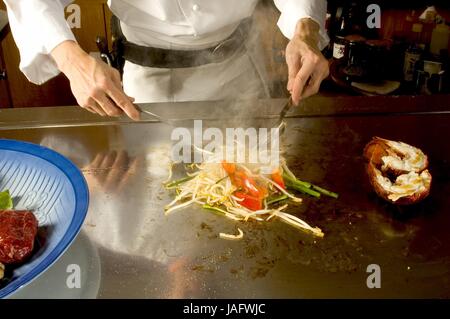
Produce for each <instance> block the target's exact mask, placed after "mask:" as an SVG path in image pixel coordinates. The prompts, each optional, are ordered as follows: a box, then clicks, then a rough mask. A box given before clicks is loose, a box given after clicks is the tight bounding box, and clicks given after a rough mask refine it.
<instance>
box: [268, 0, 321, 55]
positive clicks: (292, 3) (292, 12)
mask: <svg viewBox="0 0 450 319" xmlns="http://www.w3.org/2000/svg"><path fill="white" fill-rule="evenodd" d="M274 2H275V5H276V6H277V8H278V9H279V10H280V12H281V15H280V18H279V19H278V23H277V24H278V27H279V28H280V31H281V32H282V33H283V35H284V36H285V37H287V38H288V39H290V40H292V39H293V38H294V36H296V34H297V33H298V31H301V32H302V33H303V32H306V33H307V34H308V39H310V36H309V31H313V30H314V36H316V34H315V30H316V27H315V25H314V24H313V22H314V23H316V24H317V25H318V31H317V32H318V34H317V46H318V48H319V49H320V50H322V49H323V48H325V47H326V45H327V44H328V41H329V38H328V35H327V32H326V30H325V21H326V15H327V1H326V0H274ZM304 19H308V21H307V22H306V23H304V24H305V25H300V26H299V21H303V20H304ZM299 28H300V30H299ZM302 33H301V34H302Z"/></svg>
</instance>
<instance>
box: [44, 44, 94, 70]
mask: <svg viewBox="0 0 450 319" xmlns="http://www.w3.org/2000/svg"><path fill="white" fill-rule="evenodd" d="M50 54H51V56H52V57H53V59H54V60H55V62H56V65H57V66H58V69H59V70H60V71H61V72H63V73H66V72H67V69H68V68H69V67H70V66H73V64H74V63H79V62H80V61H82V60H83V58H85V57H86V56H87V55H88V54H87V53H86V52H85V51H84V50H83V49H82V48H81V47H80V46H79V45H78V43H76V42H75V41H64V42H62V43H60V44H59V45H58V46H56V47H55V48H54V49H53V50H52V52H51V53H50Z"/></svg>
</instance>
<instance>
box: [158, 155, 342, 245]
mask: <svg viewBox="0 0 450 319" xmlns="http://www.w3.org/2000/svg"><path fill="white" fill-rule="evenodd" d="M190 168H191V170H192V171H191V172H188V173H187V176H185V177H183V178H181V179H178V180H175V181H169V182H167V183H166V184H165V187H166V188H167V189H170V190H175V192H176V197H175V199H174V200H173V201H172V202H171V203H169V204H168V205H167V206H166V214H169V213H171V212H173V211H175V210H177V209H181V208H184V207H187V206H190V205H201V206H202V207H203V208H204V209H207V210H209V211H212V212H214V213H216V214H219V215H221V216H224V217H227V218H230V219H233V220H235V221H244V222H246V221H248V220H250V219H252V220H256V221H258V222H264V221H269V220H270V219H272V218H278V219H280V220H281V221H283V222H285V223H287V224H289V225H291V226H293V227H296V228H298V229H300V230H302V231H306V232H309V233H311V234H313V235H315V236H317V237H323V236H324V234H323V232H322V230H321V229H320V228H318V227H312V226H310V225H309V224H308V223H306V222H305V221H303V220H302V219H300V218H299V217H297V216H294V215H292V214H288V213H286V212H285V210H286V208H287V207H288V202H289V201H292V202H297V203H300V202H302V199H301V198H300V197H298V196H297V193H302V194H306V195H309V196H313V197H316V198H320V197H321V196H322V195H326V196H329V197H332V198H338V194H336V193H334V192H331V191H328V190H326V189H324V188H322V187H319V186H316V185H313V184H311V183H308V182H304V181H301V180H299V179H297V178H296V177H295V175H294V174H293V173H292V172H291V171H290V170H289V169H288V167H287V165H286V164H285V163H282V164H281V166H280V167H279V168H277V169H274V170H273V171H272V172H271V173H270V174H263V173H262V172H261V167H260V166H257V165H253V164H251V165H242V164H236V163H229V162H226V161H222V162H219V163H217V162H205V163H202V164H195V165H191V166H190ZM171 176H172V173H171V174H170V178H171ZM238 231H239V234H237V235H229V234H223V233H221V234H220V237H221V238H224V239H232V240H235V239H240V238H242V237H243V232H242V231H241V230H240V229H238Z"/></svg>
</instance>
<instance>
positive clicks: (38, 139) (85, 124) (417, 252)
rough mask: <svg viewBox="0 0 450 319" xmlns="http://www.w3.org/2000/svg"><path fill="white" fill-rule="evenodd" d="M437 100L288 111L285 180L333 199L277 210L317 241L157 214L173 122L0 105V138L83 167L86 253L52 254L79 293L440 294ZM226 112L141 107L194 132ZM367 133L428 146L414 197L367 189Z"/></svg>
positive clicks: (443, 170) (441, 192) (442, 227)
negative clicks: (68, 269) (400, 198)
mask: <svg viewBox="0 0 450 319" xmlns="http://www.w3.org/2000/svg"><path fill="white" fill-rule="evenodd" d="M447 101H448V99H446V98H445V97H443V98H438V97H421V98H409V97H403V98H399V97H391V98H367V97H358V98H311V99H309V100H307V101H305V103H304V106H303V108H302V110H298V109H296V110H293V111H292V112H291V113H290V114H288V118H287V130H286V133H285V134H284V136H283V146H284V149H285V156H286V159H287V161H288V164H289V166H290V167H291V169H292V170H293V172H294V173H295V174H296V175H297V176H298V177H299V178H301V179H303V180H306V181H310V182H314V183H316V184H318V185H322V186H323V187H325V188H328V189H331V190H334V191H336V192H338V193H339V194H340V197H339V199H338V200H334V199H331V198H325V197H323V198H322V199H320V200H316V199H313V198H307V197H305V200H304V203H303V204H302V205H300V206H294V205H293V206H291V207H290V210H289V212H291V213H292V214H296V215H297V216H299V217H301V218H303V219H304V220H306V221H307V222H308V223H310V224H311V225H317V226H319V227H320V228H322V229H323V231H324V233H325V237H324V238H323V239H317V238H313V237H311V236H310V235H308V234H304V233H302V232H300V231H298V230H296V229H293V228H291V227H290V226H288V225H286V224H284V223H282V222H279V221H276V220H274V221H273V222H270V223H266V224H257V223H254V222H252V223H247V224H245V223H240V224H236V223H235V222H232V221H230V220H227V219H223V218H221V217H218V216H215V215H213V214H211V213H208V212H206V211H204V210H202V209H200V208H198V207H193V208H188V209H185V210H183V211H179V212H174V213H173V214H172V215H169V216H164V205H165V204H167V203H168V202H169V201H170V200H171V198H172V195H171V194H168V193H167V192H166V191H165V190H164V189H163V188H162V186H161V182H162V181H163V180H164V179H165V178H166V174H167V165H168V164H169V159H170V158H169V152H170V146H171V141H170V135H171V132H172V129H173V128H171V127H169V126H168V125H166V124H163V123H159V122H158V121H156V120H154V119H151V118H148V119H144V121H143V122H142V123H133V122H130V121H128V120H126V119H122V120H108V119H101V118H99V117H96V116H94V115H90V114H87V113H86V112H83V111H82V110H79V109H77V108H44V109H14V110H7V111H3V110H2V111H0V137H1V138H11V139H19V140H25V141H31V142H35V143H41V144H44V145H47V146H50V147H52V148H54V149H55V150H57V151H60V152H61V153H63V154H64V155H66V156H68V157H69V158H71V159H72V160H73V161H74V162H75V163H76V164H77V165H78V166H79V167H80V168H81V169H82V170H83V172H84V174H85V176H86V179H87V181H88V183H89V188H90V191H91V205H90V210H89V214H88V218H87V220H86V223H85V225H84V227H83V231H82V233H81V235H80V236H81V237H82V240H80V241H77V242H76V243H75V244H74V246H76V245H85V244H86V242H87V243H89V245H88V246H89V247H90V248H89V249H85V251H93V252H92V253H89V254H87V253H86V256H87V257H84V258H85V260H84V259H83V260H81V259H80V257H79V255H78V254H75V253H74V252H72V250H69V251H68V252H67V253H66V256H65V257H64V258H65V260H70V259H71V258H72V259H74V260H72V262H74V261H77V262H78V263H81V264H83V265H88V266H89V265H91V266H89V267H90V268H88V269H89V271H87V272H86V276H87V277H86V282H87V283H88V284H89V285H88V286H90V287H98V288H97V289H98V290H96V291H95V293H92V290H89V292H85V293H86V294H88V293H91V294H94V295H95V296H97V297H161V298H165V297H181V298H183V297H186V298H217V297H220V298H246V297H259V298H265V297H272V298H315V297H359V298H372V297H373V298H377V297H395V298H396V297H398V298H406V297H444V298H448V297H450V231H449V229H450V196H449V194H450V163H449V161H450V147H449V142H448V137H449V136H450V125H449V124H450V114H448V109H449V106H450V105H449V103H448V102H447ZM284 103H285V100H268V101H259V102H257V103H253V104H252V105H250V106H248V105H247V110H250V111H251V113H252V114H253V115H254V114H257V115H258V116H257V117H258V118H259V120H262V121H263V122H264V121H266V122H267V123H268V122H270V121H271V120H274V119H276V118H277V114H278V113H277V111H279V108H280V107H282V106H283V105H284ZM237 104H239V103H237ZM232 106H236V103H231V104H230V103H229V102H217V103H212V102H202V103H194V102H192V103H174V104H155V108H154V110H153V111H154V112H157V114H161V115H167V116H168V117H171V118H175V119H179V120H181V119H184V120H192V119H195V118H204V119H205V121H204V126H205V127H206V126H215V125H217V126H220V125H221V126H225V125H226V122H227V119H228V118H227V116H226V114H233V115H235V116H234V120H233V121H234V122H235V123H236V116H237V115H236V113H239V114H240V115H239V116H237V117H238V118H239V121H240V122H239V125H241V124H242V126H246V125H247V126H249V125H251V124H249V123H248V122H246V120H245V118H246V116H245V114H241V113H242V112H236V111H235V110H242V109H244V108H243V107H240V106H239V107H232ZM224 111H226V112H224ZM218 114H222V115H221V116H218ZM230 118H231V117H230ZM187 122H189V121H187ZM183 123H186V121H183ZM257 125H261V122H259V124H257ZM373 136H380V137H383V138H387V139H393V140H401V141H404V142H406V143H410V144H412V145H415V146H417V147H420V148H421V149H423V151H424V152H425V153H426V154H428V156H429V159H430V170H431V173H432V175H433V185H432V191H431V195H430V196H429V198H428V199H426V200H425V201H423V202H422V203H420V204H418V205H415V206H411V207H396V206H393V205H390V204H388V203H386V202H384V201H383V200H381V199H379V198H378V197H377V196H376V195H375V194H374V192H373V190H372V189H371V187H370V185H369V183H368V180H367V177H366V175H365V169H364V160H363V157H362V150H363V147H364V145H365V144H366V143H367V142H368V141H369V140H370V139H371V138H372V137H373ZM237 226H239V227H240V228H241V229H242V230H243V231H244V233H245V237H244V239H243V240H242V241H233V242H230V241H225V240H222V239H219V238H218V233H219V232H227V233H232V232H234V231H235V230H236V227H237ZM73 249H75V248H73ZM77 258H78V259H77ZM75 259H76V260H75ZM65 262H67V261H65ZM373 264H375V265H379V266H380V269H381V288H379V289H369V288H368V287H367V282H366V281H367V277H368V276H369V275H370V274H369V273H368V272H367V268H368V266H369V265H373ZM92 265H101V269H97V268H98V267H94V266H92ZM88 266H86V267H88ZM58 267H65V265H59V264H58V263H57V264H55V266H53V268H52V269H50V270H49V271H48V274H47V275H48V276H55V277H50V278H54V279H55V280H52V282H54V285H56V286H58V285H59V284H61V285H64V283H65V279H61V280H60V281H61V283H59V281H58V280H56V279H57V276H58V274H59V273H58V271H57V269H58ZM62 269H65V268H62ZM52 271H53V273H52ZM62 273H63V274H64V271H62ZM39 284H40V283H39V280H38V282H36V283H35V284H34V285H32V286H30V287H29V288H25V289H24V290H23V291H21V292H20V293H21V294H22V296H26V295H27V293H28V294H32V289H39ZM33 287H34V288H33ZM56 288H57V287H56ZM56 288H55V289H56ZM62 291H64V290H62ZM87 296H91V295H87Z"/></svg>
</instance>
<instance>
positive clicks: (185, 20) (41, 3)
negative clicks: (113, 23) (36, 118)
mask: <svg viewBox="0 0 450 319" xmlns="http://www.w3.org/2000/svg"><path fill="white" fill-rule="evenodd" d="M257 1H258V0H226V1H225V0H109V1H108V5H109V6H110V8H111V10H112V11H113V12H114V14H116V15H117V16H118V17H119V19H120V20H121V21H122V22H123V23H124V24H126V25H127V26H128V27H129V28H127V34H125V35H126V36H128V37H131V38H132V40H133V41H134V42H136V43H137V44H141V45H149V46H151V45H155V46H159V47H171V48H174V47H175V48H180V47H182V48H185V49H189V48H199V47H205V46H208V44H210V45H211V46H213V45H214V44H216V43H217V42H218V41H220V40H223V39H225V38H226V37H227V36H228V35H229V34H231V33H232V32H233V31H234V29H235V28H236V27H237V25H238V24H239V22H240V21H241V20H242V19H244V18H247V17H249V16H251V14H252V13H253V10H254V8H255V5H256V3H257ZM4 2H5V4H6V5H7V8H8V17H9V22H10V25H11V30H12V32H13V36H14V39H15V41H16V44H17V46H18V48H19V51H20V56H21V62H20V69H21V71H22V72H23V73H24V74H25V76H26V77H27V78H28V79H29V80H30V81H31V82H33V83H36V84H42V83H44V82H46V81H47V80H49V79H50V78H52V77H54V76H56V75H57V74H58V73H59V70H58V68H57V66H56V64H55V61H54V60H53V59H52V57H51V56H50V54H49V53H50V52H51V51H52V50H53V49H54V48H55V47H56V46H57V45H58V44H60V43H61V42H63V41H65V40H74V41H75V37H74V35H73V33H72V32H71V30H70V27H69V26H68V24H67V22H66V20H65V17H64V8H65V6H66V5H68V4H69V3H71V2H72V0H4ZM274 2H275V4H276V6H277V8H278V9H279V10H280V12H281V15H280V18H279V20H278V26H279V28H280V30H281V32H282V33H283V34H284V35H285V36H286V37H287V38H292V37H293V35H294V30H295V26H296V23H297V21H298V20H299V19H301V18H306V17H309V18H311V19H313V20H315V21H316V22H317V23H319V25H320V27H321V28H320V29H321V31H320V34H321V37H320V43H319V46H320V48H324V47H325V46H326V44H327V42H328V37H327V35H326V32H325V16H326V0H274ZM81 14H82V13H81ZM130 33H131V34H130ZM133 41H132V42H133Z"/></svg>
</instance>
